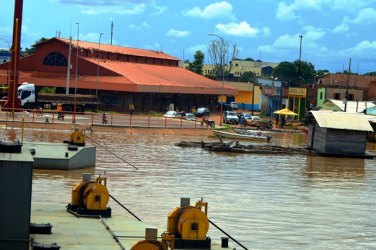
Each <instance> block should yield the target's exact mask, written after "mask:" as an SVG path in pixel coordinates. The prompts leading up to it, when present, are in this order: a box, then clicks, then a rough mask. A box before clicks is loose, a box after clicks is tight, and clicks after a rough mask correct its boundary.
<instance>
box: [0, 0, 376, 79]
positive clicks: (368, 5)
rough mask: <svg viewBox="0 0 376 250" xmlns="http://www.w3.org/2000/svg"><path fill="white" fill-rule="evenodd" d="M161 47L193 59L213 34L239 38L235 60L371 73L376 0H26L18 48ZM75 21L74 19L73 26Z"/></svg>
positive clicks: (5, 19) (5, 17)
mask: <svg viewBox="0 0 376 250" xmlns="http://www.w3.org/2000/svg"><path fill="white" fill-rule="evenodd" d="M1 5H2V7H1V8H0V17H1V19H0V48H1V47H2V48H4V47H5V48H6V47H7V46H8V45H7V43H6V42H5V41H4V40H7V41H9V42H11V40H12V39H11V32H12V26H13V12H14V1H2V4H1ZM111 21H113V22H114V35H113V44H116V45H121V46H128V47H136V48H144V49H151V50H162V51H164V52H165V53H168V54H170V55H173V56H175V57H178V58H180V59H188V60H193V55H194V54H195V52H196V51H197V50H201V51H202V52H204V54H205V55H206V57H205V60H206V63H210V61H209V57H208V56H207V47H208V44H209V42H210V41H211V40H213V39H216V37H214V36H209V35H208V33H214V34H216V35H218V36H221V37H223V39H225V40H227V41H230V42H232V43H236V45H237V46H238V48H239V49H240V53H239V58H242V59H245V58H249V57H250V58H253V59H261V60H262V61H268V62H281V61H294V60H296V59H298V58H299V48H300V38H299V36H300V35H303V39H302V60H304V61H308V62H312V63H313V64H314V65H315V68H316V70H318V69H328V70H329V71H330V72H337V71H342V70H343V69H345V70H346V69H348V63H349V59H350V58H352V67H351V69H352V71H353V72H358V73H361V74H362V73H365V72H370V71H376V30H375V25H376V0H285V1H275V0H234V1H230V0H227V1H215V0H90V1H89V0H33V1H31V0H24V8H23V27H22V47H23V48H25V47H30V46H31V44H33V43H34V42H35V41H36V40H38V39H40V38H41V37H47V38H51V37H54V36H56V33H57V31H59V32H60V36H61V37H64V38H68V37H69V34H70V32H71V33H72V37H73V38H74V39H75V38H76V37H77V33H78V32H77V31H78V27H79V38H80V40H86V41H92V42H98V40H99V34H100V33H103V36H102V39H101V43H109V42H110V31H111ZM76 23H79V25H77V24H76Z"/></svg>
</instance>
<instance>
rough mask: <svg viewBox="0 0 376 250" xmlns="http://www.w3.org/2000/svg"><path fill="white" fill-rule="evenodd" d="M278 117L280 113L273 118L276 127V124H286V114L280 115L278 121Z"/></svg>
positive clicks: (281, 125)
mask: <svg viewBox="0 0 376 250" xmlns="http://www.w3.org/2000/svg"><path fill="white" fill-rule="evenodd" d="M279 117H280V115H277V117H276V118H275V125H276V127H278V125H280V127H281V128H283V127H284V126H285V124H286V116H285V115H281V122H279Z"/></svg>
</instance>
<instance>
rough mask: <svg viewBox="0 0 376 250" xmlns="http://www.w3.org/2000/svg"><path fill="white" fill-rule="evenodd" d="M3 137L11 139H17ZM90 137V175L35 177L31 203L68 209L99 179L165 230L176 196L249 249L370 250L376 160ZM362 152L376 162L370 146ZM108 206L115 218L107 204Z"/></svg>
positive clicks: (53, 137) (295, 142) (44, 134)
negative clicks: (75, 189) (87, 181)
mask: <svg viewBox="0 0 376 250" xmlns="http://www.w3.org/2000/svg"><path fill="white" fill-rule="evenodd" d="M70 132H71V131H64V130H60V131H58V130H50V131H43V130H40V129H31V130H26V131H25V139H24V140H25V141H49V142H61V141H62V140H64V139H67V138H68V135H69V134H70ZM3 133H4V134H6V135H7V136H8V137H12V136H13V137H17V136H18V134H19V133H20V131H19V130H7V131H4V130H3ZM88 136H90V138H92V139H93V140H94V141H95V142H97V143H98V144H99V145H101V146H102V147H99V146H98V147H97V166H96V167H95V168H91V169H84V170H75V171H52V170H34V178H33V195H32V200H33V201H35V202H46V201H49V202H53V203H58V204H61V205H62V206H65V205H66V204H67V203H68V202H69V201H70V190H71V187H72V186H73V185H74V184H75V183H76V182H78V181H80V180H81V175H82V173H84V172H92V173H95V174H104V172H105V174H106V176H107V177H108V181H107V187H108V189H109V191H110V193H111V194H112V196H114V197H115V198H116V199H117V200H119V201H120V202H121V203H123V204H124V205H125V206H126V207H127V208H128V209H129V210H131V211H132V212H133V213H134V214H136V215H137V216H138V217H139V218H141V219H142V220H143V221H145V222H148V223H150V224H153V225H157V226H159V227H162V228H165V226H166V221H167V214H168V213H169V212H170V211H171V210H172V209H173V208H174V207H176V206H179V204H180V197H190V198H191V203H194V202H195V201H197V200H199V199H201V198H203V199H204V200H205V201H207V202H208V203H209V206H208V207H209V210H208V216H209V218H210V220H211V221H213V222H214V223H215V224H216V225H218V226H220V227H221V228H222V229H223V230H224V231H226V232H227V233H228V234H230V235H231V236H232V237H234V238H235V239H236V240H238V241H239V242H241V243H242V244H243V245H245V246H246V247H248V249H376V195H375V190H376V162H375V161H376V160H372V159H349V158H325V157H312V156H303V155H296V156H285V155H253V154H230V153H214V152H208V151H205V150H203V149H201V148H179V147H177V146H174V143H176V142H180V141H183V140H188V141H201V140H204V141H209V140H214V138H210V137H207V136H186V135H168V134H160V133H153V130H150V132H147V133H143V134H130V133H119V132H116V133H112V132H94V133H92V134H90V133H89V134H88ZM306 140H307V135H305V134H298V133H292V134H284V133H276V134H273V139H272V143H275V144H278V145H285V146H305V144H306ZM86 142H87V144H89V145H90V144H92V142H91V141H89V140H87V141H86ZM248 143H249V142H248ZM368 149H369V150H370V151H371V152H373V153H375V152H376V146H375V144H369V145H368ZM107 150H110V151H111V152H112V153H114V154H116V155H117V156H119V157H120V158H122V159H125V160H126V161H127V162H129V163H131V164H132V165H134V166H135V167H137V168H138V170H136V169H135V168H133V167H132V166H130V165H129V164H127V163H125V162H123V161H121V160H120V159H119V158H117V157H115V156H114V155H112V154H110V153H109V152H108V151H107ZM110 206H111V207H112V209H113V210H117V211H122V208H121V207H120V206H118V205H117V204H116V203H115V202H113V201H111V202H110ZM124 213H126V212H125V211H124ZM208 235H209V236H210V237H211V238H212V239H213V240H217V239H220V238H221V237H222V236H224V235H223V234H222V233H221V232H219V230H217V229H216V228H214V227H211V228H210V230H209V233H208ZM230 243H231V240H230ZM231 244H232V243H231ZM237 249H241V247H239V246H237Z"/></svg>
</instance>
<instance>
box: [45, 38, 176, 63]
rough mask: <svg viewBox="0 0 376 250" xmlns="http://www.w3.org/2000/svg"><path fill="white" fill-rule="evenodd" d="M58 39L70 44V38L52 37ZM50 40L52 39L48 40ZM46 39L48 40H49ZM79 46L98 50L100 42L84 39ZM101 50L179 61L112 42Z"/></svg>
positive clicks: (157, 52)
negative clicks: (85, 40) (112, 43)
mask: <svg viewBox="0 0 376 250" xmlns="http://www.w3.org/2000/svg"><path fill="white" fill-rule="evenodd" d="M52 39H56V40H58V41H61V42H63V43H65V44H67V45H69V40H68V39H63V38H52ZM48 41H50V40H48ZM48 41H46V42H48ZM76 45H77V40H72V46H73V47H76ZM78 47H81V48H84V49H89V50H97V49H98V43H92V42H84V41H80V40H79V41H78ZM101 51H105V52H110V53H115V54H123V55H132V56H142V57H149V58H159V59H168V60H174V61H179V59H178V58H176V57H173V56H170V55H167V54H165V53H163V52H159V51H154V50H146V49H136V48H129V47H122V46H116V45H110V44H105V43H103V44H101Z"/></svg>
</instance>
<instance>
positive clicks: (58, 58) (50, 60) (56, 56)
mask: <svg viewBox="0 0 376 250" xmlns="http://www.w3.org/2000/svg"><path fill="white" fill-rule="evenodd" d="M43 65H48V66H67V65H68V63H67V59H65V57H64V55H63V54H61V53H59V52H51V53H50V54H48V55H47V56H46V57H45V58H44V61H43Z"/></svg>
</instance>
